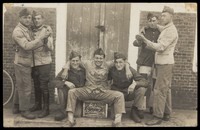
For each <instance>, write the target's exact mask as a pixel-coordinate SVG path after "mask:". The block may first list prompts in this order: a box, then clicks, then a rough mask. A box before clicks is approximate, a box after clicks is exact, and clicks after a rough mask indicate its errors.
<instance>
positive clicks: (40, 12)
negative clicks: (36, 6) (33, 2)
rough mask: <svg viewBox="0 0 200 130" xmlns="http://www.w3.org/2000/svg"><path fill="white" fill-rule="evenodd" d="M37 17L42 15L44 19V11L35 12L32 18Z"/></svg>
mask: <svg viewBox="0 0 200 130" xmlns="http://www.w3.org/2000/svg"><path fill="white" fill-rule="evenodd" d="M37 15H41V16H42V17H44V13H43V11H41V10H37V11H35V10H33V13H32V16H33V17H35V16H37Z"/></svg>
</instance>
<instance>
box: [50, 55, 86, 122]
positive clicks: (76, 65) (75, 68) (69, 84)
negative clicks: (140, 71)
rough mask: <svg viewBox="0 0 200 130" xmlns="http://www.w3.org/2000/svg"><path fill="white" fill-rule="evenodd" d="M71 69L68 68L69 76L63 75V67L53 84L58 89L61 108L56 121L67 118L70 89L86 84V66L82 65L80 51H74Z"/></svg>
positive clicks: (71, 58) (71, 57)
mask: <svg viewBox="0 0 200 130" xmlns="http://www.w3.org/2000/svg"><path fill="white" fill-rule="evenodd" d="M69 60H70V69H69V70H68V78H66V77H62V73H63V71H64V69H62V70H61V71H60V72H59V73H58V75H57V76H56V78H55V80H53V82H52V84H53V85H54V87H55V88H57V89H58V99H59V104H60V110H59V111H58V113H57V114H56V115H55V120H56V121H61V120H63V119H65V118H66V116H67V114H66V111H65V109H66V104H67V95H68V91H69V89H73V88H75V87H76V88H79V87H83V86H84V85H85V81H86V79H85V68H83V67H82V66H80V62H81V55H80V54H79V53H78V52H75V51H72V52H71V54H70V57H69Z"/></svg>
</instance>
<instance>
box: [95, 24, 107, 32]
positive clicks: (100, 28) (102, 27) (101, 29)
mask: <svg viewBox="0 0 200 130" xmlns="http://www.w3.org/2000/svg"><path fill="white" fill-rule="evenodd" d="M95 28H97V29H99V30H100V31H101V32H105V30H106V28H105V26H102V25H97V26H95Z"/></svg>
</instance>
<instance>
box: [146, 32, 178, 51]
mask: <svg viewBox="0 0 200 130" xmlns="http://www.w3.org/2000/svg"><path fill="white" fill-rule="evenodd" d="M173 33H174V32H173V31H168V32H166V33H165V34H164V36H163V37H162V38H160V39H158V43H157V44H154V43H153V42H151V41H149V40H147V39H145V40H144V42H145V43H146V48H150V49H154V50H155V51H157V52H163V51H165V49H166V48H167V47H168V46H169V45H170V44H171V43H172V42H173V41H174V40H175V39H176V35H173Z"/></svg>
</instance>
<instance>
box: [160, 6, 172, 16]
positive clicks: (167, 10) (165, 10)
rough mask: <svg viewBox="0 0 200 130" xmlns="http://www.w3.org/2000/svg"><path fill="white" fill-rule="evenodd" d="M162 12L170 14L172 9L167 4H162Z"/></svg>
mask: <svg viewBox="0 0 200 130" xmlns="http://www.w3.org/2000/svg"><path fill="white" fill-rule="evenodd" d="M164 12H168V13H170V14H174V9H172V8H170V7H168V6H164V8H163V11H162V13H164Z"/></svg>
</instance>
